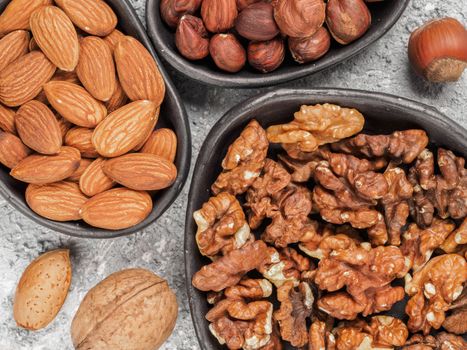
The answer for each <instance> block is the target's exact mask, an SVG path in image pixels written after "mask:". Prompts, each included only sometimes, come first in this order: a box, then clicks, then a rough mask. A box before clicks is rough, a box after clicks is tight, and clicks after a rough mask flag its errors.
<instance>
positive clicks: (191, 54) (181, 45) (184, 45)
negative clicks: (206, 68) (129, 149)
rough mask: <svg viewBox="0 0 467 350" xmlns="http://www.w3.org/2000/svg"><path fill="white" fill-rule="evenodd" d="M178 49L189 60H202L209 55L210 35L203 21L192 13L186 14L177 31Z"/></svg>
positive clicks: (176, 42) (176, 43)
mask: <svg viewBox="0 0 467 350" xmlns="http://www.w3.org/2000/svg"><path fill="white" fill-rule="evenodd" d="M175 45H176V46H177V49H178V51H179V52H180V53H181V54H182V55H183V56H184V57H186V58H188V59H189V60H200V59H203V58H205V57H206V56H207V55H209V36H208V32H207V31H206V28H205V27H204V24H203V21H202V20H201V19H200V18H197V17H195V16H191V15H184V16H183V17H182V18H181V19H180V21H179V23H178V26H177V31H176V32H175Z"/></svg>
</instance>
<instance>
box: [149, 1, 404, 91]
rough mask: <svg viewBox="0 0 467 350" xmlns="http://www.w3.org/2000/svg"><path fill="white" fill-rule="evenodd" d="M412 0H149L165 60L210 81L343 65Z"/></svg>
mask: <svg viewBox="0 0 467 350" xmlns="http://www.w3.org/2000/svg"><path fill="white" fill-rule="evenodd" d="M408 2H409V1H408V0H400V1H389V0H382V1H366V2H365V1H364V0H330V1H328V2H327V3H325V2H324V1H323V0H280V1H266V0H162V1H160V0H147V4H146V17H147V23H148V33H149V36H150V38H151V39H152V41H153V43H154V45H155V46H156V48H157V50H158V52H159V53H160V55H161V56H162V58H163V59H164V61H165V62H166V63H167V64H169V65H171V66H172V67H173V68H174V69H176V70H177V71H179V72H181V73H183V74H184V75H186V76H187V77H189V78H191V79H194V80H197V81H200V82H202V83H205V84H209V85H215V86H223V87H241V88H251V87H259V86H270V85H274V84H279V83H283V82H286V81H290V80H293V79H297V78H301V77H304V76H307V75H310V74H313V73H316V72H319V71H321V70H323V69H326V68H329V67H331V66H333V65H336V64H338V63H340V62H343V61H344V60H346V59H348V58H350V57H352V56H353V55H355V54H357V53H358V52H360V51H361V50H363V49H364V48H366V47H367V46H369V45H370V44H372V43H373V42H375V41H376V40H378V39H379V38H381V37H382V36H383V35H384V34H385V33H386V32H387V31H388V30H390V29H391V27H392V26H393V25H394V24H395V23H396V22H397V20H398V19H399V17H400V16H401V15H402V13H403V11H404V10H405V8H406V6H407V4H408Z"/></svg>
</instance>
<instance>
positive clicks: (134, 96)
mask: <svg viewBox="0 0 467 350" xmlns="http://www.w3.org/2000/svg"><path fill="white" fill-rule="evenodd" d="M114 57H115V63H116V65H117V71H118V77H119V78H120V84H122V88H123V91H125V93H126V95H127V96H128V97H129V98H130V100H132V101H136V100H150V101H153V102H154V103H155V104H156V106H160V105H161V103H162V101H163V100H164V96H165V83H164V78H162V75H161V73H160V71H159V68H158V67H157V64H156V61H155V60H154V57H153V56H151V54H150V53H149V51H148V50H147V49H146V48H145V47H144V46H143V44H141V43H140V42H139V41H138V40H136V39H135V38H132V37H130V36H125V37H124V38H121V39H120V40H119V41H118V43H117V45H116V46H115V51H114Z"/></svg>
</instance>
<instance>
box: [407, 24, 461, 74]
mask: <svg viewBox="0 0 467 350" xmlns="http://www.w3.org/2000/svg"><path fill="white" fill-rule="evenodd" d="M409 59H410V63H411V64H412V67H413V68H414V69H415V71H416V72H417V73H418V74H420V75H421V76H423V77H425V78H426V79H427V80H430V81H433V82H447V81H456V80H458V79H459V78H460V77H461V75H462V73H463V72H464V69H465V67H466V66H467V31H466V29H465V28H464V26H463V25H462V24H461V23H460V22H459V21H457V20H456V19H454V18H442V19H438V20H433V21H430V22H428V23H426V24H424V25H423V26H421V27H420V28H418V29H417V30H415V31H414V32H413V33H412V35H411V36H410V40H409Z"/></svg>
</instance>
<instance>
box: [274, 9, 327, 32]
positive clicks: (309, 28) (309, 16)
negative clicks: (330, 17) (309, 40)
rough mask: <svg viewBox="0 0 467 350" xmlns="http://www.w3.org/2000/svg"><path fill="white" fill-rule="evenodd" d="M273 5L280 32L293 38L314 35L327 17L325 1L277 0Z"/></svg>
mask: <svg viewBox="0 0 467 350" xmlns="http://www.w3.org/2000/svg"><path fill="white" fill-rule="evenodd" d="M272 4H273V6H274V18H275V20H276V23H277V25H278V26H279V28H280V31H281V32H282V34H284V35H287V36H291V37H298V38H302V37H309V36H311V35H313V34H314V33H315V32H316V31H317V30H318V29H319V28H320V27H321V26H322V25H323V23H324V20H325V17H326V11H325V9H326V5H325V4H324V1H323V0H275V1H274V2H273V3H272Z"/></svg>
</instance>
